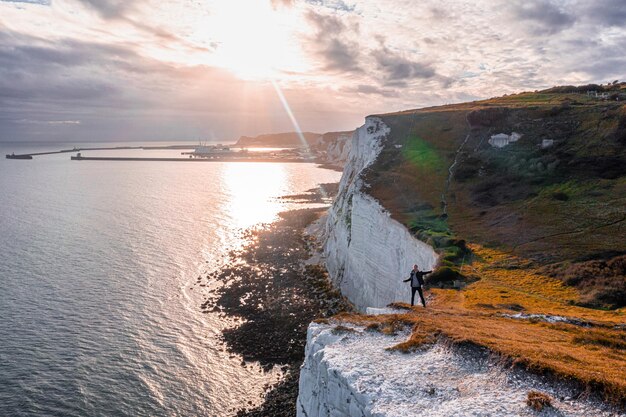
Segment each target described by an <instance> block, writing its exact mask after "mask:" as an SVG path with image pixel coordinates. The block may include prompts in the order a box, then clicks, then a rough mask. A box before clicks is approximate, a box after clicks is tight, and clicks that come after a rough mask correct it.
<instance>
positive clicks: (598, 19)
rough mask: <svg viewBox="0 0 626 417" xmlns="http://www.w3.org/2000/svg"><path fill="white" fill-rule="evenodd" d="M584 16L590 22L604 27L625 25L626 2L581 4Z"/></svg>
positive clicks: (605, 1) (604, 1)
mask: <svg viewBox="0 0 626 417" xmlns="http://www.w3.org/2000/svg"><path fill="white" fill-rule="evenodd" d="M581 6H583V7H582V9H583V12H584V16H585V17H586V18H588V19H589V20H591V21H592V22H594V23H596V24H600V25H606V26H616V27H622V28H623V27H624V26H625V25H626V1H624V0H602V1H592V2H591V3H588V2H587V3H585V2H583V4H581Z"/></svg>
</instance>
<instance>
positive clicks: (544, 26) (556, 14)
mask: <svg viewBox="0 0 626 417" xmlns="http://www.w3.org/2000/svg"><path fill="white" fill-rule="evenodd" d="M511 10H512V13H513V16H514V17H515V18H516V19H519V20H522V21H524V22H525V23H526V25H525V28H526V29H527V30H528V31H530V32H531V33H532V34H535V35H549V34H554V33H558V32H561V31H563V30H565V29H567V28H569V27H571V26H572V25H573V24H574V23H575V22H576V16H574V15H573V14H570V13H567V12H565V11H564V10H562V9H560V8H559V7H558V6H557V5H556V4H555V3H554V2H553V1H551V0H532V1H526V2H523V3H518V4H515V5H512V6H511Z"/></svg>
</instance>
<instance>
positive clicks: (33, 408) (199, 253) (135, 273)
mask: <svg viewBox="0 0 626 417" xmlns="http://www.w3.org/2000/svg"><path fill="white" fill-rule="evenodd" d="M143 144H146V145H163V143H156V144H155V143H152V144H150V143H145V142H144V143H143ZM80 145H83V144H52V143H47V144H20V143H0V154H1V156H2V159H0V416H12V417H13V416H16V417H17V416H230V415H234V414H235V411H236V410H237V409H240V408H242V407H245V406H248V407H250V406H253V405H255V404H258V403H259V402H260V401H261V400H262V395H263V393H264V389H265V387H266V385H267V384H268V383H273V382H276V381H278V380H279V379H280V377H281V370H279V369H274V370H271V371H268V372H265V371H264V370H263V369H261V367H260V366H258V364H255V363H247V364H245V365H244V364H243V363H242V358H241V357H239V356H238V355H235V354H232V353H229V352H228V350H227V348H226V346H225V345H224V344H223V343H222V341H221V338H220V336H221V332H222V330H223V329H224V328H227V327H229V326H233V325H236V324H235V323H234V322H232V321H231V320H230V319H229V318H228V317H220V316H219V315H217V314H216V313H208V314H205V313H203V311H202V310H201V309H200V305H201V304H202V303H203V302H204V301H205V299H206V297H207V296H208V295H210V292H211V291H212V285H210V283H209V285H206V286H201V285H199V284H198V282H197V280H198V277H204V276H206V275H207V273H208V272H210V271H211V270H214V269H216V268H219V267H220V266H223V263H224V262H225V259H226V256H225V255H226V254H227V253H228V252H229V251H230V250H231V249H235V248H237V247H240V246H241V245H242V244H244V243H243V242H242V241H241V232H242V230H245V229H247V228H250V227H254V226H255V225H258V224H261V223H268V222H272V221H274V220H276V219H277V215H278V213H279V212H281V211H285V210H289V209H293V208H296V206H297V207H298V208H300V207H302V205H301V204H297V203H294V202H289V201H287V200H285V199H281V198H280V197H282V196H285V195H294V194H300V193H303V192H304V191H306V190H309V189H311V188H315V187H317V186H318V185H319V184H321V183H329V182H337V181H338V180H339V177H340V175H341V174H340V173H338V172H335V171H331V170H327V169H322V168H319V167H318V166H316V165H315V164H310V163H253V162H250V163H247V162H246V163H244V162H207V163H184V162H160V161H159V162H144V161H141V162H136V161H71V160H70V154H69V153H66V154H58V155H47V156H35V157H34V159H33V160H8V159H4V154H6V153H11V152H15V153H16V154H19V153H33V152H43V151H47V150H58V149H67V148H70V149H71V148H73V147H74V146H80ZM84 145H85V146H87V145H89V146H99V145H102V146H105V145H106V146H124V145H130V146H136V145H137V144H134V143H129V144H124V143H117V144H84ZM83 156H137V157H149V156H154V157H178V156H180V150H115V151H84V152H83Z"/></svg>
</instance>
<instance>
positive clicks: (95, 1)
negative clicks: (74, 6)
mask: <svg viewBox="0 0 626 417" xmlns="http://www.w3.org/2000/svg"><path fill="white" fill-rule="evenodd" d="M79 1H80V2H81V3H83V4H85V5H86V6H88V7H91V8H93V9H94V10H96V11H97V12H98V14H99V15H100V16H101V17H103V18H105V19H116V18H121V17H123V16H124V15H125V13H126V12H127V11H128V10H129V9H131V8H132V7H133V4H134V2H133V1H128V0H79Z"/></svg>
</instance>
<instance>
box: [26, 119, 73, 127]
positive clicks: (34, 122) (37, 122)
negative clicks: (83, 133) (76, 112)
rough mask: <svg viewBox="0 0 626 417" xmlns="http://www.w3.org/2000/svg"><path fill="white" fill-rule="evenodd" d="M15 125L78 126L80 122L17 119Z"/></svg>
mask: <svg viewBox="0 0 626 417" xmlns="http://www.w3.org/2000/svg"><path fill="white" fill-rule="evenodd" d="M15 123H18V124H27V125H52V126H58V125H79V124H80V120H31V119H18V120H15Z"/></svg>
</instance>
